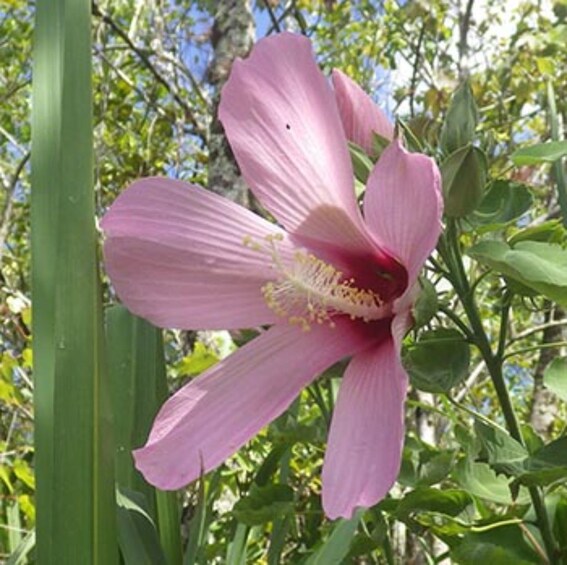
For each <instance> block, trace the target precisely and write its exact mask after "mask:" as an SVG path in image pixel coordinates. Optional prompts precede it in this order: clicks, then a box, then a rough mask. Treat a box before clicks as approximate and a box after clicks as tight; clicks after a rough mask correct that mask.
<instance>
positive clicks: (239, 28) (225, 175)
mask: <svg viewBox="0 0 567 565" xmlns="http://www.w3.org/2000/svg"><path fill="white" fill-rule="evenodd" d="M253 42H254V18H253V16H252V9H251V5H250V1H249V0H221V1H220V2H218V3H217V11H216V14H215V21H214V25H213V33H212V44H213V49H214V58H213V62H212V63H211V66H210V67H209V82H210V83H211V84H212V85H213V86H214V88H215V94H214V98H213V119H212V121H211V126H210V133H209V179H208V187H209V189H210V190H212V191H213V192H216V193H218V194H222V195H223V196H226V197H227V198H230V199H231V200H233V201H234V202H238V203H239V204H242V205H243V206H248V205H249V203H250V201H249V195H248V187H247V186H246V183H245V182H244V179H243V178H242V177H241V176H240V171H239V169H238V165H237V164H236V162H235V160H234V156H233V154H232V151H231V149H230V146H229V144H228V142H227V140H226V137H225V135H224V131H223V127H222V124H221V123H220V121H219V119H218V115H217V114H218V105H219V102H220V94H221V90H222V87H223V85H224V83H225V82H226V80H227V79H228V76H229V74H230V68H231V66H232V63H233V61H234V59H236V57H245V56H246V55H247V54H248V52H249V51H250V49H251V47H252V44H253Z"/></svg>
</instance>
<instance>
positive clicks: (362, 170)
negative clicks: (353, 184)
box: [348, 141, 374, 184]
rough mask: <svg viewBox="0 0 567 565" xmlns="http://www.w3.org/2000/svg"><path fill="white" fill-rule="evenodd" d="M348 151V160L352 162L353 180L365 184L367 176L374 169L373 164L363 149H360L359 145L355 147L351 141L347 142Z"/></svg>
mask: <svg viewBox="0 0 567 565" xmlns="http://www.w3.org/2000/svg"><path fill="white" fill-rule="evenodd" d="M348 150H349V153H350V159H351V161H352V168H353V170H354V176H355V178H356V179H357V180H359V181H360V182H361V183H363V184H366V181H367V180H368V175H369V174H370V171H372V169H373V168H374V163H373V162H372V160H371V159H370V157H369V156H368V155H367V154H366V152H365V151H364V149H362V147H360V145H357V144H356V143H354V142H352V141H349V142H348Z"/></svg>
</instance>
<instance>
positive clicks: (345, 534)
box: [305, 510, 364, 565]
mask: <svg viewBox="0 0 567 565" xmlns="http://www.w3.org/2000/svg"><path fill="white" fill-rule="evenodd" d="M363 514H364V512H363V511H362V510H358V511H356V512H355V514H354V516H353V517H352V518H351V519H350V520H344V519H341V520H338V521H337V523H336V525H335V526H334V528H333V531H332V532H331V535H330V536H329V537H328V538H327V539H326V540H325V541H324V542H323V543H322V545H321V546H320V547H319V548H318V549H317V550H316V551H315V553H313V554H312V555H311V556H310V557H309V558H308V559H307V561H306V562H305V565H340V564H341V563H343V560H344V558H345V557H346V556H347V554H348V552H349V549H350V546H351V543H352V541H353V539H354V537H355V534H356V530H357V529H358V524H359V523H360V520H361V518H362V515H363Z"/></svg>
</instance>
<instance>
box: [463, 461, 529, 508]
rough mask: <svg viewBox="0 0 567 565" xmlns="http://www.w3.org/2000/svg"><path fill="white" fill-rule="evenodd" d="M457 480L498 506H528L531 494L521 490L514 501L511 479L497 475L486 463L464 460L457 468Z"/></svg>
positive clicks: (473, 492)
mask: <svg viewBox="0 0 567 565" xmlns="http://www.w3.org/2000/svg"><path fill="white" fill-rule="evenodd" d="M454 476H455V479H456V480H457V482H458V483H459V485H460V486H461V487H462V488H463V489H465V490H466V491H467V492H470V493H471V494H472V495H474V496H478V497H479V498H482V499H484V500H487V501H489V502H496V503H498V504H505V505H511V504H514V503H516V504H526V503H528V502H529V500H530V499H529V494H528V493H527V492H526V491H525V490H523V489H522V490H521V491H520V493H519V494H518V496H517V497H516V498H515V499H514V498H513V496H512V491H511V490H510V479H508V478H507V477H506V476H504V475H497V474H496V473H495V472H494V471H493V470H492V469H491V468H490V466H489V465H487V464H486V463H481V462H475V461H471V460H470V459H469V458H465V459H462V460H461V461H459V462H458V463H457V465H456V466H455V472H454Z"/></svg>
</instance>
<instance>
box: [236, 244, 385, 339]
mask: <svg viewBox="0 0 567 565" xmlns="http://www.w3.org/2000/svg"><path fill="white" fill-rule="evenodd" d="M283 239H284V236H283V234H281V233H276V234H270V235H267V236H266V237H265V241H266V243H265V244H264V245H262V244H260V243H258V242H257V241H254V240H253V239H252V238H251V237H250V236H246V237H245V238H244V239H243V243H244V245H246V247H249V248H250V249H254V250H257V251H262V252H267V253H269V254H270V256H271V259H272V262H273V265H274V267H275V270H276V280H274V281H271V282H268V283H266V284H265V285H264V286H263V287H262V294H263V296H264V300H265V301H266V304H267V305H268V306H269V307H270V309H271V310H273V311H274V312H275V313H276V314H277V315H278V316H280V317H283V318H287V320H288V321H289V323H290V324H294V325H297V326H299V327H300V328H301V329H302V330H303V331H308V330H309V329H310V328H311V324H314V323H316V324H324V323H328V324H329V326H331V327H334V326H335V323H334V322H333V319H332V318H333V317H334V316H335V315H338V314H345V315H347V316H349V317H350V318H351V319H352V320H354V319H356V318H360V319H362V320H364V321H367V322H368V321H370V320H377V319H379V318H382V317H383V316H384V313H385V310H384V306H383V304H382V300H381V299H380V297H379V296H378V295H377V294H376V293H375V292H373V291H371V290H364V289H359V288H357V287H356V286H355V280H354V279H353V278H348V279H344V278H343V273H342V272H341V271H339V270H337V269H336V268H335V267H333V266H332V265H330V264H328V263H326V262H325V261H323V260H321V259H319V258H318V257H317V256H315V255H314V254H312V253H308V252H305V251H296V252H295V253H294V255H293V258H292V259H291V260H289V259H288V260H287V261H284V260H283V259H282V257H281V255H280V253H279V250H278V243H279V242H281V241H283Z"/></svg>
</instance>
